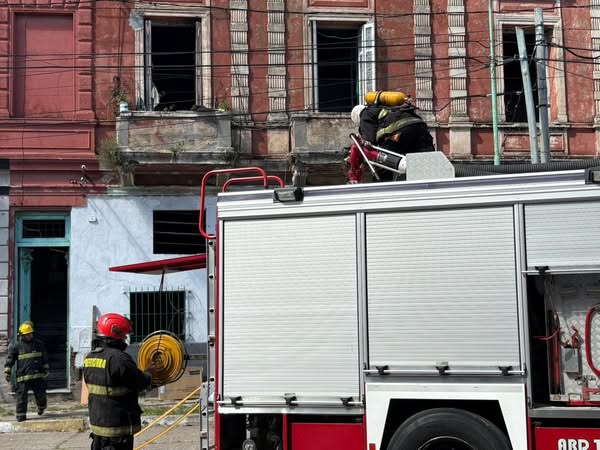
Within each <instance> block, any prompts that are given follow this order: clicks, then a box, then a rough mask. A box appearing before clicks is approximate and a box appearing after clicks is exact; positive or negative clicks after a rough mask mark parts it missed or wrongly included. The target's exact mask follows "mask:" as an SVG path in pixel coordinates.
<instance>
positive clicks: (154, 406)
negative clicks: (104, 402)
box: [0, 396, 200, 450]
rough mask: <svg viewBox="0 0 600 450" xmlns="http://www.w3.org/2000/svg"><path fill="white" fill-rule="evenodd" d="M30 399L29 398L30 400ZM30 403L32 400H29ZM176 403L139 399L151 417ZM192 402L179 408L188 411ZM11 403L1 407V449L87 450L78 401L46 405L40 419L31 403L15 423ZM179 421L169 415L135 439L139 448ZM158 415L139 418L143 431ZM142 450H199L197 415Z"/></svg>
mask: <svg viewBox="0 0 600 450" xmlns="http://www.w3.org/2000/svg"><path fill="white" fill-rule="evenodd" d="M30 397H31V396H30ZM30 400H31V399H30ZM175 403H176V402H175V401H160V400H157V399H153V398H140V404H141V406H142V409H145V410H146V411H148V412H150V413H151V414H160V412H164V411H166V410H167V409H169V408H170V407H171V406H173V405H174V404H175ZM193 404H194V402H193V400H192V401H190V402H187V403H186V404H185V405H183V406H182V408H183V409H184V410H189V407H191V406H192V405H193ZM14 409H15V404H14V402H9V403H1V404H0V416H1V417H0V449H1V450H9V449H19V450H21V449H28V450H29V449H89V448H90V445H91V440H90V438H89V434H90V432H89V421H88V411H87V407H85V406H81V405H80V404H79V402H78V401H49V402H48V409H47V410H46V412H45V413H44V415H42V416H38V415H37V414H36V413H35V405H34V404H33V403H31V402H30V404H29V408H28V409H29V412H28V414H27V420H26V421H24V422H16V420H15V416H14ZM180 417H181V414H178V415H173V413H171V414H170V415H168V416H166V417H164V418H162V419H160V421H158V423H157V424H156V425H154V426H152V427H150V428H148V429H147V430H145V431H144V430H142V431H143V432H142V434H141V435H140V436H139V437H138V438H136V440H135V445H136V446H139V445H141V444H143V443H144V442H146V441H148V440H150V439H151V438H152V437H154V436H155V435H157V434H159V433H161V432H162V431H164V430H166V429H167V428H168V427H169V426H170V425H171V424H173V423H174V422H175V421H176V420H177V419H179V418H180ZM159 418H160V417H159V415H146V414H143V415H142V427H147V426H148V425H149V424H150V423H152V422H154V421H155V420H158V419H159ZM143 448H145V449H159V448H160V449H169V450H170V449H175V450H178V449H182V450H183V449H186V450H190V449H194V448H195V449H198V448H200V414H199V412H198V411H196V412H195V413H192V415H190V416H189V417H187V418H186V419H185V420H183V421H182V422H181V423H180V424H179V425H177V426H175V427H174V428H173V429H171V430H170V431H168V432H167V433H165V434H164V435H163V436H161V437H159V438H158V439H157V440H156V441H155V442H153V443H151V444H148V445H147V446H145V447H143Z"/></svg>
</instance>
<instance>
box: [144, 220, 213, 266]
mask: <svg viewBox="0 0 600 450" xmlns="http://www.w3.org/2000/svg"><path fill="white" fill-rule="evenodd" d="M198 220H199V211H198V210H176V211H160V210H157V211H154V217H153V242H154V253H155V254H176V255H195V254H198V253H204V252H205V250H206V242H205V240H204V238H203V237H202V235H201V234H200V230H199V228H198Z"/></svg>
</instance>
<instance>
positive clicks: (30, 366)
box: [4, 337, 49, 383]
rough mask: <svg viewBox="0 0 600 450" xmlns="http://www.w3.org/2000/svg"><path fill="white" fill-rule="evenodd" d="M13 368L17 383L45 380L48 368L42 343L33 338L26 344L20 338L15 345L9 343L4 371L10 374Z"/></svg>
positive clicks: (46, 355) (46, 356)
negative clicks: (14, 368)
mask: <svg viewBox="0 0 600 450" xmlns="http://www.w3.org/2000/svg"><path fill="white" fill-rule="evenodd" d="M14 366H16V379H17V383H20V382H23V381H31V380H39V379H44V378H46V377H47V376H48V371H49V366H48V354H47V353H46V347H45V346H44V343H43V342H42V341H40V340H39V339H35V338H33V339H32V340H31V342H28V341H26V340H25V339H24V338H22V337H21V338H20V339H19V340H18V341H17V342H16V343H14V342H13V343H11V344H10V346H9V347H8V354H7V356H6V364H4V371H5V372H10V371H11V370H12V368H13V367H14Z"/></svg>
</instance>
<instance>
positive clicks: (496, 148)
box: [488, 0, 500, 166]
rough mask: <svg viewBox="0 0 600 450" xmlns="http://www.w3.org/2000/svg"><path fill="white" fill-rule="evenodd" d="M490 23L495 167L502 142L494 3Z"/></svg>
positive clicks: (491, 7)
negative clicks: (499, 132) (497, 84)
mask: <svg viewBox="0 0 600 450" xmlns="http://www.w3.org/2000/svg"><path fill="white" fill-rule="evenodd" d="M488 20H489V22H490V78H491V82H492V86H491V87H492V130H493V134H494V165H496V166H497V165H499V164H500V141H499V140H498V93H497V92H496V39H495V38H494V1H493V0H489V3H488Z"/></svg>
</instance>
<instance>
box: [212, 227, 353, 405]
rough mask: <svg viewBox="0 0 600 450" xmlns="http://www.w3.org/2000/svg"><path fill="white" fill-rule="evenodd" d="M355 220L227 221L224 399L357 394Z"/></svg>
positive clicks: (225, 238) (299, 397) (224, 263)
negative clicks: (290, 394)
mask: <svg viewBox="0 0 600 450" xmlns="http://www.w3.org/2000/svg"><path fill="white" fill-rule="evenodd" d="M355 220H356V219H355V217H354V216H351V215H347V216H330V217H307V218H292V219H290V218H279V219H264V220H244V221H231V222H225V224H224V249H223V267H224V273H223V295H224V300H223V302H224V311H223V314H224V329H223V331H222V333H223V341H222V342H223V348H222V358H223V360H222V367H223V373H222V377H223V378H222V380H223V394H224V396H225V398H229V397H237V396H242V398H243V399H244V400H247V401H263V400H264V401H268V400H281V399H283V396H284V394H286V393H293V394H295V395H296V396H297V397H298V400H299V401H302V400H303V399H314V398H316V399H332V401H337V402H340V398H341V397H346V398H347V397H355V398H357V396H358V395H359V393H360V385H359V370H360V368H359V358H358V334H359V332H358V307H357V286H356V283H357V275H356V273H357V263H356V222H355Z"/></svg>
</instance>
